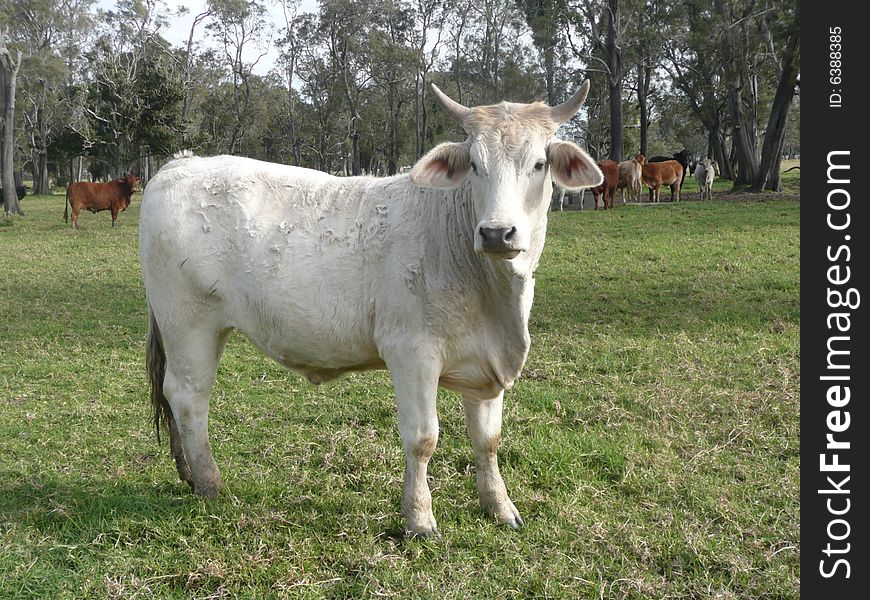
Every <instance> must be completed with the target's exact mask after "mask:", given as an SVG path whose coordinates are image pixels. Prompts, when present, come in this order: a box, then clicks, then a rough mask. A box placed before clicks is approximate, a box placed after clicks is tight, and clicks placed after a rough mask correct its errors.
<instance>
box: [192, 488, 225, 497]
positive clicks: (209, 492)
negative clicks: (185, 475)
mask: <svg viewBox="0 0 870 600" xmlns="http://www.w3.org/2000/svg"><path fill="white" fill-rule="evenodd" d="M219 491H220V486H219V485H214V484H203V485H194V486H193V493H194V494H196V495H197V496H202V497H203V498H208V499H209V500H217V497H218V492H219Z"/></svg>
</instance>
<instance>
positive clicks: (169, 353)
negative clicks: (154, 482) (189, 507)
mask: <svg viewBox="0 0 870 600" xmlns="http://www.w3.org/2000/svg"><path fill="white" fill-rule="evenodd" d="M226 337H227V334H226V332H224V333H218V332H215V331H214V330H208V328H202V329H199V330H196V329H195V330H193V331H190V330H188V328H185V331H184V332H177V334H176V335H172V336H167V335H166V332H164V341H165V349H166V374H165V376H164V379H163V394H164V395H165V397H166V400H167V404H168V406H169V408H170V411H171V414H170V415H168V425H169V440H170V448H171V450H172V455H173V457H174V458H175V464H176V468H177V469H178V474H179V477H180V478H181V479H182V481H186V482H188V483H189V484H191V485H192V486H193V491H194V492H195V493H196V494H198V495H200V496H205V497H207V498H212V499H213V498H216V497H217V495H218V491H219V490H220V489H221V487H222V486H223V481H222V479H221V475H220V471H218V468H217V464H216V463H215V461H214V457H213V456H212V453H211V446H210V445H209V441H208V411H209V396H210V394H211V388H212V386H213V385H214V380H215V375H216V373H217V366H218V361H219V360H220V356H221V353H222V352H223V347H224V343H225V341H226Z"/></svg>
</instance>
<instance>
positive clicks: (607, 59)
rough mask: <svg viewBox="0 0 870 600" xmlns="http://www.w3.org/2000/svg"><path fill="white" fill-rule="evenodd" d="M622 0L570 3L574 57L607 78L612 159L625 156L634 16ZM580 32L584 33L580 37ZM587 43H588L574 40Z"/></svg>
mask: <svg viewBox="0 0 870 600" xmlns="http://www.w3.org/2000/svg"><path fill="white" fill-rule="evenodd" d="M624 4H625V2H623V1H622V0H569V5H568V12H567V13H566V14H567V15H568V26H569V28H570V29H569V32H568V36H567V39H568V42H569V45H570V47H571V49H572V52H573V53H574V56H575V57H576V58H578V59H580V60H582V61H584V62H585V63H587V64H589V65H590V69H594V70H598V71H600V72H601V73H603V75H604V79H605V82H606V84H607V90H608V99H609V101H608V106H609V116H610V143H609V146H610V152H609V158H610V159H611V160H615V161H617V162H619V161H621V160H622V155H623V151H624V150H623V132H622V127H623V118H622V92H623V78H624V77H625V63H624V60H623V49H624V47H625V46H626V45H627V38H628V36H629V34H630V32H631V26H630V25H631V21H632V17H633V15H631V14H625V13H624V11H623V5H624ZM579 32H584V33H583V35H580V34H579ZM575 37H577V38H579V40H584V39H585V40H587V41H586V43H583V42H581V41H577V42H575V41H574V38H575Z"/></svg>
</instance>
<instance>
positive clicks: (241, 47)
mask: <svg viewBox="0 0 870 600" xmlns="http://www.w3.org/2000/svg"><path fill="white" fill-rule="evenodd" d="M209 9H210V10H211V11H212V14H213V19H212V20H211V22H210V23H209V24H208V25H207V26H206V29H208V30H209V31H210V32H211V34H212V36H213V37H214V38H215V39H216V40H218V41H219V42H220V43H221V44H222V45H223V49H224V58H225V60H226V66H227V67H229V69H230V79H231V81H232V106H233V116H234V122H233V127H232V130H231V132H230V135H229V138H228V141H227V147H226V148H227V149H226V152H228V153H229V154H235V153H237V152H238V150H239V147H240V145H241V142H242V137H243V136H244V135H245V132H246V131H247V129H248V127H249V126H250V119H251V114H250V111H249V107H250V104H251V82H250V80H251V75H252V73H253V69H254V67H255V66H256V65H257V63H258V62H260V60H261V59H262V58H263V57H264V56H265V55H266V50H265V48H264V47H262V43H263V34H264V33H266V31H267V29H268V26H267V24H266V21H265V20H264V19H263V15H264V14H265V12H266V9H265V8H263V5H262V4H260V2H258V1H257V0H209ZM251 46H254V47H255V48H256V51H255V54H256V56H255V57H254V58H253V59H251V60H247V59H246V56H245V55H246V50H247V49H248V48H250V47H251Z"/></svg>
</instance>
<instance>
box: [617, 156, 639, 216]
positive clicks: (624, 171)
mask: <svg viewBox="0 0 870 600" xmlns="http://www.w3.org/2000/svg"><path fill="white" fill-rule="evenodd" d="M642 156H643V155H642V154H638V155H637V156H635V157H634V158H632V159H631V160H624V161H622V162H621V163H619V184H618V185H617V186H616V187H617V189H621V190H622V204H623V206H624V205H625V193H626V190H628V195H629V198H631V201H632V202H640V192H641V179H642V177H641V173H642V172H643V168H642V167H641V162H640V160H639V157H642Z"/></svg>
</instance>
